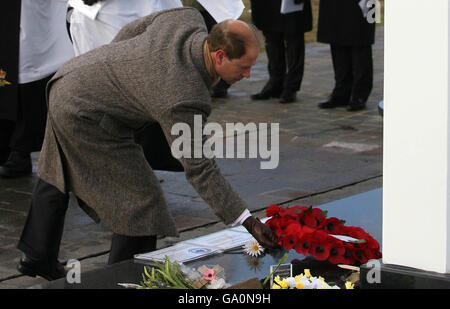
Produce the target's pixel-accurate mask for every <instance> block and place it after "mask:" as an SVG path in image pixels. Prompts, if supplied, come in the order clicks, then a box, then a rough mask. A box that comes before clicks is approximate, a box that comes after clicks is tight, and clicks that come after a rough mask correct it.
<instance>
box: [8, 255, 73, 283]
mask: <svg viewBox="0 0 450 309" xmlns="http://www.w3.org/2000/svg"><path fill="white" fill-rule="evenodd" d="M17 270H18V271H19V272H20V273H22V274H24V275H26V276H30V277H36V276H40V277H42V278H45V279H47V280H48V281H52V280H56V279H60V278H64V277H65V276H66V270H65V269H64V266H63V265H62V264H61V263H60V262H58V261H54V262H52V263H48V262H37V261H35V260H32V259H31V258H29V257H27V256H26V255H23V256H22V258H21V259H20V261H19V262H18V263H17Z"/></svg>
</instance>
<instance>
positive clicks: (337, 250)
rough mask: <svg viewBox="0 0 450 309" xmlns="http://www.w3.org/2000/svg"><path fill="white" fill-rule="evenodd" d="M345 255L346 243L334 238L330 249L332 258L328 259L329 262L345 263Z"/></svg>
mask: <svg viewBox="0 0 450 309" xmlns="http://www.w3.org/2000/svg"><path fill="white" fill-rule="evenodd" d="M344 254H345V247H344V243H343V242H342V241H340V240H338V239H335V238H334V240H333V241H332V244H331V247H330V257H329V258H328V261H329V262H330V263H331V264H339V263H343V262H344Z"/></svg>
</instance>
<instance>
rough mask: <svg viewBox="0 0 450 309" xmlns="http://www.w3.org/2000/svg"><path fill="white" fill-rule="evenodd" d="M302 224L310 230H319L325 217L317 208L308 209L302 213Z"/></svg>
mask: <svg viewBox="0 0 450 309" xmlns="http://www.w3.org/2000/svg"><path fill="white" fill-rule="evenodd" d="M302 220H303V223H304V224H305V225H307V226H309V227H312V228H316V229H318V228H321V227H322V226H323V224H324V223H325V216H324V215H323V214H322V210H321V209H319V208H313V209H308V210H306V211H304V212H303V216H302Z"/></svg>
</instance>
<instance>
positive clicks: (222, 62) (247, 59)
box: [216, 47, 259, 85]
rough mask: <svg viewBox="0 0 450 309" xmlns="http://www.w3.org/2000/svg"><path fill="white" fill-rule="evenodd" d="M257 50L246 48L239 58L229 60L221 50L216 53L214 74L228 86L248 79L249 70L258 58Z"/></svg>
mask: <svg viewBox="0 0 450 309" xmlns="http://www.w3.org/2000/svg"><path fill="white" fill-rule="evenodd" d="M258 54H259V49H258V48H253V47H248V48H247V51H246V53H245V54H244V55H243V56H242V57H241V58H234V59H229V58H228V57H227V55H226V53H225V51H223V50H218V51H217V52H216V57H217V58H216V72H217V74H219V76H220V77H221V78H222V79H223V80H225V81H226V82H227V83H228V84H230V85H231V84H234V83H235V82H238V81H240V80H241V79H243V78H244V77H245V78H249V77H250V69H251V67H252V66H253V65H254V64H255V62H256V58H258Z"/></svg>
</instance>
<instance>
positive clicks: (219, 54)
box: [214, 49, 227, 65]
mask: <svg viewBox="0 0 450 309" xmlns="http://www.w3.org/2000/svg"><path fill="white" fill-rule="evenodd" d="M226 56H227V55H226V53H225V51H224V50H223V49H218V50H216V54H215V55H214V57H215V58H216V63H217V64H219V65H221V64H222V62H223V60H224V59H225V57H226Z"/></svg>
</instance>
